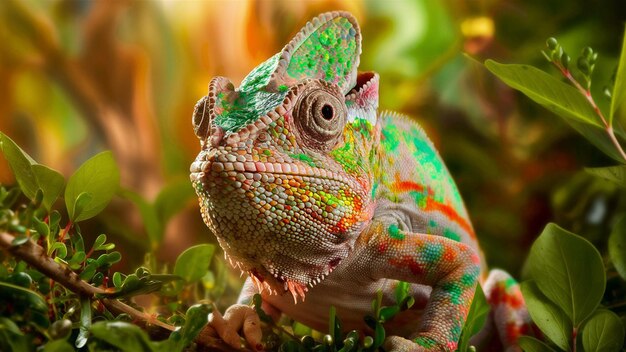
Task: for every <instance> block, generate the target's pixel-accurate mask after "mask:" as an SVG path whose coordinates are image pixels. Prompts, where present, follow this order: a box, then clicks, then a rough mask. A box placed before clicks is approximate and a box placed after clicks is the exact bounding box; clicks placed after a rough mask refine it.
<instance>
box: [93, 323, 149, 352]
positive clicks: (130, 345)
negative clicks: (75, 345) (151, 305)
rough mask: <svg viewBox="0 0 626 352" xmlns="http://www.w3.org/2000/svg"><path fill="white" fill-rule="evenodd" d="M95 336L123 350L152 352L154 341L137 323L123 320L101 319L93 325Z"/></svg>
mask: <svg viewBox="0 0 626 352" xmlns="http://www.w3.org/2000/svg"><path fill="white" fill-rule="evenodd" d="M90 331H91V334H92V336H93V337H94V338H97V339H99V340H102V341H105V342H106V343H107V344H109V345H112V346H114V347H116V348H118V349H119V350H120V351H123V352H152V351H153V348H152V346H151V345H152V343H151V342H150V339H149V338H148V335H147V334H146V332H145V331H143V330H141V328H140V327H138V326H137V325H134V324H131V323H126V322H123V321H100V322H97V323H95V324H93V325H92V326H91V329H90Z"/></svg>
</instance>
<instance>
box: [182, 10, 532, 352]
mask: <svg viewBox="0 0 626 352" xmlns="http://www.w3.org/2000/svg"><path fill="white" fill-rule="evenodd" d="M360 52H361V34H360V31H359V28H358V25H357V23H356V21H355V19H354V18H353V17H352V16H351V15H349V14H347V13H343V12H333V13H326V14H322V15H320V16H318V17H317V18H315V19H313V20H312V21H311V22H310V23H308V24H307V26H306V27H305V28H304V29H303V30H302V31H301V32H300V33H299V34H298V35H297V36H296V37H295V38H294V39H293V40H292V41H291V42H290V43H289V44H288V45H287V46H286V47H285V48H284V49H283V51H282V52H281V53H279V54H277V55H275V56H273V57H272V58H270V59H269V60H267V61H266V62H264V63H262V64H261V65H260V66H258V67H257V68H256V69H255V70H254V71H252V72H251V73H250V74H249V75H248V77H246V78H245V79H244V81H243V82H242V84H241V87H239V88H238V89H236V90H235V89H234V87H233V85H232V83H230V82H229V81H228V80H227V79H225V78H223V77H217V78H214V79H213V80H212V81H211V84H210V86H209V94H208V95H207V96H206V97H204V98H203V99H202V100H200V102H199V103H198V104H197V105H196V109H195V111H194V119H193V122H194V128H195V132H196V134H197V135H198V137H199V138H200V141H201V145H202V150H201V151H200V154H199V155H198V157H197V159H196V161H195V162H194V163H193V164H192V166H191V179H192V182H193V185H194V187H195V189H196V191H197V193H198V196H199V198H200V205H201V210H202V216H203V219H204V221H205V223H206V224H207V225H208V227H209V228H210V229H211V230H212V231H213V233H214V234H215V235H216V236H217V239H218V241H219V243H220V245H221V246H222V248H223V249H224V252H225V255H226V257H227V258H228V259H229V261H230V262H231V263H232V264H233V265H234V266H235V267H237V268H239V269H240V270H242V271H243V272H246V273H248V274H249V275H250V277H249V279H248V280H247V282H246V285H245V286H244V289H243V291H242V294H241V296H240V299H239V303H240V304H239V305H235V306H233V307H231V308H229V310H227V312H226V314H225V316H224V317H223V318H222V316H221V315H220V314H219V312H215V313H214V316H213V318H212V319H211V326H213V328H214V330H215V332H216V334H217V335H219V336H220V337H222V338H223V339H224V340H225V341H226V342H228V343H230V344H231V345H232V346H234V347H238V346H239V344H240V340H239V337H238V335H237V331H239V330H240V328H241V327H243V335H244V337H245V338H246V340H247V342H248V343H249V344H250V345H251V346H252V347H255V348H262V345H260V333H259V329H258V325H259V324H258V317H256V316H255V315H254V314H253V311H252V309H250V308H249V307H247V306H245V305H244V304H248V303H250V300H251V297H252V295H254V294H255V293H257V292H261V293H262V295H263V298H264V305H265V307H264V308H265V309H267V310H268V311H270V312H273V313H274V314H280V313H284V314H287V315H289V316H291V317H292V318H294V319H296V320H299V321H301V322H302V323H304V324H307V325H309V326H311V327H313V328H316V329H320V330H321V329H324V328H325V327H326V324H327V321H328V319H327V314H328V311H329V308H330V306H331V305H333V306H335V307H336V308H337V311H338V314H339V316H340V317H341V318H342V321H344V325H345V328H346V329H366V327H365V324H364V322H363V316H365V315H366V314H368V313H370V312H369V310H370V302H371V300H372V299H373V298H374V297H375V295H376V292H377V291H378V290H382V291H383V293H384V303H385V304H391V303H392V302H393V292H394V288H395V286H396V285H397V283H398V282H399V281H406V282H409V283H411V284H412V285H411V293H412V295H413V296H414V297H415V300H416V304H415V305H414V307H413V308H412V309H410V310H408V311H406V312H403V313H401V314H400V315H399V316H397V317H396V318H394V320H393V321H392V322H390V323H389V324H388V326H386V328H387V332H388V335H389V337H388V338H387V340H386V342H385V347H386V349H387V350H415V351H434V350H446V351H451V350H454V349H456V346H457V342H458V339H459V336H460V333H461V330H462V327H463V324H464V322H465V319H466V316H467V313H468V309H469V307H470V303H471V300H472V297H473V295H474V289H475V287H476V284H477V282H478V281H479V280H480V279H481V278H485V277H486V276H487V275H486V274H487V273H486V271H485V269H484V268H485V266H484V265H482V263H483V260H482V258H481V255H480V249H479V247H478V243H477V241H476V237H475V234H474V230H473V228H472V225H471V222H470V220H469V217H468V214H467V212H466V210H465V207H464V205H463V201H462V199H461V196H460V194H459V192H458V190H457V188H456V186H455V184H454V181H453V180H452V178H451V176H450V174H449V173H448V171H447V169H446V167H445V165H444V164H443V162H442V160H441V158H440V157H439V155H438V153H437V151H436V149H435V148H434V146H433V145H432V143H431V142H430V141H429V139H428V137H427V136H426V134H425V133H424V132H423V130H422V129H421V128H420V127H419V126H418V125H417V124H416V123H415V122H413V121H411V120H410V119H408V118H405V117H402V116H399V115H396V114H393V113H387V112H383V113H378V112H377V108H378V75H376V74H375V73H372V72H365V73H360V74H357V67H358V63H359V55H360ZM481 273H482V276H481ZM490 278H491V279H488V280H487V282H486V283H485V285H486V287H489V290H487V291H488V292H487V295H488V297H489V298H490V301H491V303H492V304H493V306H494V307H500V308H502V307H504V308H502V309H500V310H501V311H502V313H499V316H503V317H504V320H503V321H504V322H505V323H506V324H505V325H506V328H503V329H499V330H498V332H499V333H500V337H501V339H502V341H503V342H504V343H505V345H510V344H511V343H513V342H514V341H515V339H516V337H517V336H518V335H519V333H520V331H521V329H522V327H523V326H524V322H525V320H526V319H527V318H526V315H525V310H524V308H523V300H521V295H520V293H519V288H518V286H517V285H516V284H514V285H508V286H506V287H504V286H502V285H500V284H499V283H500V282H503V281H502V280H505V281H506V280H508V279H509V277H508V276H507V275H506V274H505V273H503V272H496V275H491V276H490ZM492 291H493V292H496V293H497V294H495V295H492V294H491V292H492ZM494 297H496V298H494ZM305 298H306V300H305ZM510 302H515V303H516V304H515V305H513V304H509V303H510ZM520 302H521V303H520ZM511 306H512V308H511ZM496 320H498V317H496ZM498 324H500V325H502V324H501V323H498V322H497V321H496V325H498ZM507 324H508V325H507ZM503 326H504V325H503Z"/></svg>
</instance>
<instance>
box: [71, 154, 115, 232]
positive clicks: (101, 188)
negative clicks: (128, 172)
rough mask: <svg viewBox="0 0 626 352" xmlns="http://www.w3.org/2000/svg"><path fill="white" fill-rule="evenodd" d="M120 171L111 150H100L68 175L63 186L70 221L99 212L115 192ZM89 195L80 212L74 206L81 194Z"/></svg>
mask: <svg viewBox="0 0 626 352" xmlns="http://www.w3.org/2000/svg"><path fill="white" fill-rule="evenodd" d="M119 183H120V173H119V170H118V168H117V165H116V164H115V160H114V159H113V154H111V152H102V153H100V154H97V155H96V156H94V157H92V158H91V159H89V160H87V161H86V162H85V163H84V164H83V165H81V167H79V168H78V170H76V172H74V174H73V175H72V176H71V177H70V179H69V181H68V183H67V187H66V188H65V205H66V207H67V211H68V214H69V216H70V219H71V220H72V222H77V221H82V220H86V219H89V218H91V217H93V216H95V215H97V214H98V213H99V212H101V211H102V210H103V209H104V208H105V207H106V206H107V204H108V203H109V201H111V198H112V197H113V195H114V194H115V192H117V189H118V188H119ZM83 193H87V194H90V195H91V199H90V200H89V202H86V203H85V204H83V205H82V208H81V209H79V210H80V213H79V214H76V213H75V212H74V211H75V207H76V203H77V202H78V198H79V196H80V195H81V194H83Z"/></svg>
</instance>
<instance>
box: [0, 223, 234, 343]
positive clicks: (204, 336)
mask: <svg viewBox="0 0 626 352" xmlns="http://www.w3.org/2000/svg"><path fill="white" fill-rule="evenodd" d="M13 239H15V237H14V236H13V235H11V234H9V233H6V232H0V249H4V250H6V251H8V252H10V253H11V254H12V255H14V256H15V257H17V258H19V259H21V260H23V261H24V262H26V263H28V264H29V265H30V266H32V267H33V268H35V269H37V270H38V271H39V272H41V273H42V274H44V275H46V276H47V277H49V278H51V279H53V280H54V281H56V282H57V283H59V284H61V285H63V286H64V287H65V288H67V289H68V290H70V291H72V292H74V293H75V294H77V295H79V296H84V297H90V298H93V299H97V300H99V301H100V302H102V304H103V305H104V306H105V307H106V308H107V309H108V310H109V311H111V313H113V314H116V315H119V314H122V313H126V314H128V315H129V316H130V317H131V318H132V319H133V320H134V321H136V322H138V323H139V324H138V325H143V326H145V327H149V326H151V325H152V326H158V327H160V328H162V329H165V330H167V331H170V332H171V331H174V330H176V329H177V327H176V326H174V325H170V324H167V323H164V322H162V321H160V320H158V319H156V317H155V316H154V315H151V314H147V313H145V312H141V311H139V310H137V309H135V308H133V307H131V306H129V305H127V304H125V303H123V302H121V301H119V300H116V299H108V298H98V297H97V296H96V295H97V294H100V293H105V290H104V289H102V288H99V287H95V286H92V285H90V284H89V283H87V282H85V281H83V280H81V279H80V277H79V276H78V275H77V274H76V273H75V272H74V271H72V270H71V269H70V268H69V267H67V266H63V265H61V264H59V263H57V262H55V261H54V260H53V259H52V258H51V257H49V256H48V255H46V252H45V250H44V248H43V247H41V246H39V245H38V244H36V243H34V242H33V241H31V240H28V241H26V242H25V243H24V244H22V245H19V246H12V245H11V243H12V242H13ZM205 330H207V329H204V330H203V332H201V333H200V334H199V335H198V336H197V337H196V339H195V340H194V342H196V343H197V344H198V345H201V346H202V347H206V348H208V349H210V350H216V351H230V350H231V349H230V347H228V346H227V345H226V344H225V343H224V342H223V341H221V340H219V339H216V338H214V337H212V336H209V335H208V331H207V332H205Z"/></svg>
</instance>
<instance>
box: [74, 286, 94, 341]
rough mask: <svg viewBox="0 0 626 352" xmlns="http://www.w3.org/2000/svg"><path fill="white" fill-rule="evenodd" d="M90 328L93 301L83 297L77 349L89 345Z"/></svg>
mask: <svg viewBox="0 0 626 352" xmlns="http://www.w3.org/2000/svg"><path fill="white" fill-rule="evenodd" d="M89 328H91V299H89V298H87V297H81V299H80V326H79V330H78V336H77V337H76V342H75V343H74V344H75V346H76V348H83V347H84V346H85V345H86V344H87V339H88V337H89Z"/></svg>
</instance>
